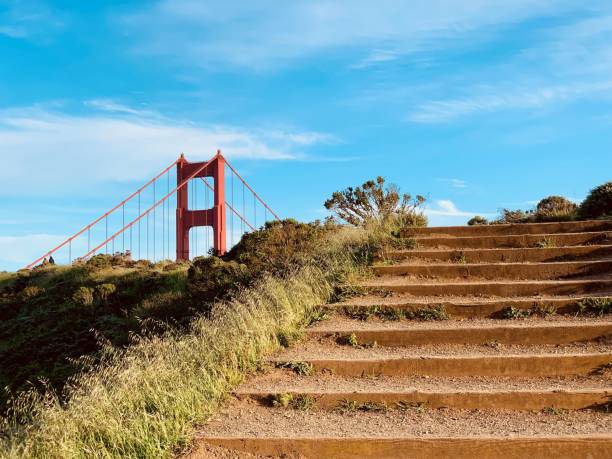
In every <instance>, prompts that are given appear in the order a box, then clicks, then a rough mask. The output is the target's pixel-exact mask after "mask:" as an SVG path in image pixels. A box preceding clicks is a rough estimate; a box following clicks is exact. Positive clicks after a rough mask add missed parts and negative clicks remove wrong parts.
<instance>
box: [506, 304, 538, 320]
mask: <svg viewBox="0 0 612 459" xmlns="http://www.w3.org/2000/svg"><path fill="white" fill-rule="evenodd" d="M530 315H531V310H529V309H521V308H518V307H515V306H509V307H507V308H506V309H504V310H503V311H502V313H501V316H502V318H503V319H524V318H526V317H529V316H530Z"/></svg>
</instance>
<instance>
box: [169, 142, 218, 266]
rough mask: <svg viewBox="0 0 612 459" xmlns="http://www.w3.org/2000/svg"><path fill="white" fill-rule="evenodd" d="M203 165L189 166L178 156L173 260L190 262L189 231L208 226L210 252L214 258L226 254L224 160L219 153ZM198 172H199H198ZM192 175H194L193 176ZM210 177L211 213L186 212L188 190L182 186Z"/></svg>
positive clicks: (206, 211) (187, 209)
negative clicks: (212, 251)
mask: <svg viewBox="0 0 612 459" xmlns="http://www.w3.org/2000/svg"><path fill="white" fill-rule="evenodd" d="M205 164H206V163H205V162H197V163H190V162H189V161H187V160H186V159H185V156H184V155H181V157H180V158H179V160H178V162H177V165H176V182H177V187H178V190H177V199H176V259H177V261H181V260H189V258H190V255H189V231H190V230H191V228H195V227H201V226H202V227H205V226H210V227H212V229H213V248H214V250H215V252H216V254H217V255H223V254H225V252H226V251H227V238H226V233H227V228H226V204H225V158H224V157H223V155H222V154H221V152H220V151H217V154H216V155H215V157H214V158H213V159H212V161H209V164H208V165H207V166H206V167H204V168H202V166H204V165H205ZM199 169H201V170H200V171H199V172H198V170H199ZM194 174H195V175H194ZM206 177H211V178H212V179H213V181H214V185H213V188H214V193H213V194H214V201H213V207H211V208H210V209H202V210H197V209H193V210H191V209H189V187H188V186H184V185H183V186H181V184H182V183H183V182H185V181H186V180H190V179H196V178H202V179H205V178H206Z"/></svg>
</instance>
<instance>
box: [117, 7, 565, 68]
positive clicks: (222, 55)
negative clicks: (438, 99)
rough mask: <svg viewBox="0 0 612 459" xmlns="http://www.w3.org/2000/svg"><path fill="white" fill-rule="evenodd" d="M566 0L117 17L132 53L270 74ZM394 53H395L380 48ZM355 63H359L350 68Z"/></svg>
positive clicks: (155, 11)
mask: <svg viewBox="0 0 612 459" xmlns="http://www.w3.org/2000/svg"><path fill="white" fill-rule="evenodd" d="M567 3H568V2H567V1H565V0H515V1H513V2H498V3H497V4H496V5H495V7H491V3H490V2H489V1H487V0H466V1H462V2H456V1H454V0H435V1H430V2H412V3H411V4H410V6H409V7H407V5H406V2H405V1H403V0H385V1H382V2H371V1H369V0H333V1H332V0H294V1H291V2H277V1H273V0H264V1H259V2H222V3H218V2H215V3H212V2H201V1H197V0H163V1H159V2H157V3H156V4H154V6H152V7H150V6H147V7H146V8H143V9H142V10H140V11H138V12H135V13H133V14H130V15H128V16H124V17H123V18H121V20H120V24H121V26H122V27H123V28H124V29H126V30H127V31H128V33H130V34H131V35H132V36H136V37H137V38H138V43H137V45H136V49H137V51H138V52H142V53H150V54H155V55H159V54H161V55H167V56H172V57H173V58H179V59H182V60H189V61H190V62H192V63H196V64H198V65H202V66H206V67H215V66H218V65H229V66H236V67H246V68H251V69H257V70H261V69H269V68H274V67H278V66H282V65H285V64H287V63H288V62H290V61H293V60H296V59H300V58H307V57H309V56H313V55H316V54H322V53H327V52H333V51H336V50H339V49H342V50H354V51H358V52H359V53H364V52H365V54H366V55H367V56H368V57H366V58H365V59H364V60H362V61H361V65H362V66H367V65H371V64H373V63H375V62H378V63H380V62H382V61H385V60H386V61H388V60H392V59H394V58H395V57H396V56H395V55H394V53H395V52H397V53H410V52H414V51H416V50H423V49H428V48H430V47H432V46H435V40H436V39H443V40H446V39H456V38H457V37H462V36H465V35H469V34H472V33H475V32H478V31H479V30H480V29H482V28H488V27H500V26H502V25H504V24H509V23H513V22H515V21H519V20H522V19H525V18H530V17H537V16H538V15H540V14H543V13H544V12H559V11H560V10H561V9H563V8H564V7H566V6H567ZM388 49H393V50H396V51H394V53H391V52H389V51H381V50H388ZM356 65H357V66H359V65H360V64H359V63H358V64H356Z"/></svg>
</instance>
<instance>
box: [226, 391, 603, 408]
mask: <svg viewBox="0 0 612 459" xmlns="http://www.w3.org/2000/svg"><path fill="white" fill-rule="evenodd" d="M291 393H293V394H298V393H299V394H302V395H307V396H309V397H311V398H312V399H314V400H315V408H317V409H326V410H330V409H335V408H338V407H339V406H340V405H341V404H343V403H344V402H347V401H348V402H357V403H378V404H385V405H387V407H389V408H393V407H396V406H398V404H399V405H400V406H401V405H402V404H403V405H404V406H407V405H408V406H409V405H417V406H418V405H422V406H423V407H424V408H426V409H427V408H431V409H437V408H453V409H458V410H475V409H479V410H516V411H532V410H542V409H544V408H549V407H554V408H557V409H566V410H580V409H585V408H596V407H599V406H603V405H605V404H606V403H608V402H609V401H610V400H611V399H612V389H610V390H585V391H571V392H570V391H496V392H473V391H470V392H421V391H411V392H378V393H377V392H367V393H361V392H345V393H329V392H309V391H306V392H304V391H299V392H293V391H292V392H291ZM237 395H238V398H239V399H242V400H244V399H252V400H254V401H256V402H258V403H260V404H262V405H266V406H268V405H270V404H271V402H270V401H271V400H274V399H277V398H278V397H275V396H278V395H281V394H273V393H270V392H252V393H248V392H245V393H239V394H237Z"/></svg>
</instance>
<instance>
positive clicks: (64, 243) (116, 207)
mask: <svg viewBox="0 0 612 459" xmlns="http://www.w3.org/2000/svg"><path fill="white" fill-rule="evenodd" d="M177 163H178V159H177V160H175V161H174V162H173V163H172V164H171V165H170V166H168V167H167V168H165V169H164V170H163V171H162V172H161V173H159V174H158V175H157V176H155V177H154V178H153V179H151V180H149V181H148V182H147V183H145V184H144V185H143V186H142V187H140V188H139V189H138V190H136V191H135V192H134V193H132V194H131V195H129V196H128V197H127V198H125V199H124V200H123V201H121V202H120V203H119V204H117V205H116V206H115V207H113V208H112V209H111V210H109V211H108V212H106V213H105V214H103V215H101V216H100V217H98V218H97V219H95V220H94V221H93V222H91V223H90V224H89V225H87V226H84V227H83V228H82V229H81V230H79V231H78V232H77V233H75V234H74V235H73V236H71V237H69V238H68V239H66V240H65V241H64V242H62V243H61V244H59V245H57V246H56V247H54V248H52V249H51V250H49V251H48V252H46V253H45V254H44V255H42V256H41V257H39V258H37V259H36V260H34V261H33V262H32V263H30V264H29V265H27V266H26V269H30V268H32V267H33V266H34V265H36V264H38V263H40V262H41V261H42V260H44V259H45V258H46V257H48V256H50V255H52V254H54V253H55V252H57V251H58V250H59V249H61V248H62V247H64V246H66V245H67V244H68V243H69V242H70V241H72V240H74V239H75V238H77V237H79V236H80V235H81V234H83V233H84V232H85V231H87V230H88V229H90V228H91V227H93V226H94V225H96V224H97V223H99V222H101V221H102V220H103V219H104V218H105V217H107V216H108V215H110V214H111V213H113V212H114V211H116V210H117V209H118V208H119V207H121V206H122V205H123V204H125V203H126V202H128V201H130V200H132V199H133V198H134V197H135V196H136V195H139V194H140V193H141V192H142V191H143V190H144V189H145V188H147V187H148V186H149V185H151V183H153V182H154V181H155V180H157V179H158V178H159V177H161V176H162V175H164V174H165V173H166V172H167V171H169V170H170V169H172V168H173V167H174V166H175V165H176V164H177ZM107 251H108V250H107Z"/></svg>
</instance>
